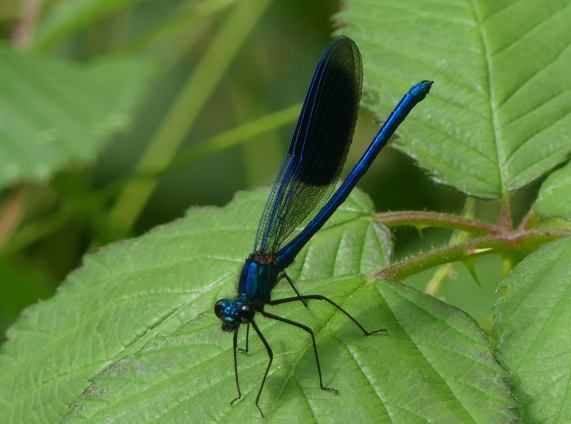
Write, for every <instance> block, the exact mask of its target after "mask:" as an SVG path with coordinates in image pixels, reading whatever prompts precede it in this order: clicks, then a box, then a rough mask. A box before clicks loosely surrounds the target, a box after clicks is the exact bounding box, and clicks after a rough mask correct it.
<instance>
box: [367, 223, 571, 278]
mask: <svg viewBox="0 0 571 424" xmlns="http://www.w3.org/2000/svg"><path fill="white" fill-rule="evenodd" d="M569 235H571V230H546V231H539V230H530V231H518V232H516V233H512V234H507V235H504V234H502V235H491V236H484V237H478V238H474V239H471V240H468V241H466V242H464V243H458V244H455V245H450V246H444V247H439V248H436V249H433V250H429V251H427V252H424V253H421V254H419V255H415V256H411V257H410V258H407V259H404V260H402V261H400V262H397V263H395V264H393V265H391V266H388V267H387V268H385V269H383V270H381V271H379V272H378V273H376V274H375V275H374V277H376V278H379V279H386V280H402V279H404V278H406V277H408V276H410V275H413V274H416V273H418V272H421V271H424V270H426V269H429V268H432V267H435V266H438V265H443V264H446V263H450V262H455V261H461V260H463V259H466V258H468V257H474V256H476V255H488V254H493V253H498V252H519V253H525V252H530V251H533V250H535V249H537V248H538V247H539V246H540V245H542V244H543V243H546V242H549V241H552V240H555V239H557V238H560V237H564V236H569Z"/></svg>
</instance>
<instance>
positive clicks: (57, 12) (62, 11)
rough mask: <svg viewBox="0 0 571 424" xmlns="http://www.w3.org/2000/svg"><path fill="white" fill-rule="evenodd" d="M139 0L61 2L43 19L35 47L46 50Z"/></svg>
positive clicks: (73, 0) (68, 0)
mask: <svg viewBox="0 0 571 424" xmlns="http://www.w3.org/2000/svg"><path fill="white" fill-rule="evenodd" d="M138 1H139V0H67V1H60V2H58V3H57V4H56V5H55V6H54V7H52V8H51V9H49V10H48V13H47V14H46V15H45V16H43V17H42V19H41V20H40V23H39V25H38V29H37V31H36V34H35V39H34V47H35V48H36V49H38V50H45V49H46V48H49V47H51V46H53V45H55V44H56V43H57V42H59V41H60V40H61V39H63V38H64V37H66V36H67V35H69V34H71V33H73V32H74V31H77V30H79V29H81V28H85V27H87V26H88V25H90V24H92V23H93V22H96V21H98V20H100V19H102V18H104V17H105V16H108V15H111V14H112V13H115V12H118V11H119V10H122V9H125V8H127V7H129V6H131V5H132V4H134V3H136V2H138Z"/></svg>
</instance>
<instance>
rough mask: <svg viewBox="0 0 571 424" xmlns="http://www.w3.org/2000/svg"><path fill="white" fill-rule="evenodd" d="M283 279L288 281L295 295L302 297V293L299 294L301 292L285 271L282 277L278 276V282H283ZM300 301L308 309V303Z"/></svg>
mask: <svg viewBox="0 0 571 424" xmlns="http://www.w3.org/2000/svg"><path fill="white" fill-rule="evenodd" d="M282 279H286V280H287V282H288V283H289V285H290V287H291V288H292V289H293V291H294V292H295V294H296V295H297V297H302V296H301V293H300V292H299V290H298V289H297V287H296V286H295V284H294V282H293V281H292V280H291V278H289V275H287V273H286V272H285V271H282V273H281V274H280V275H278V281H280V280H282ZM300 301H301V302H302V303H303V304H304V306H305V307H306V308H307V301H305V300H302V299H300Z"/></svg>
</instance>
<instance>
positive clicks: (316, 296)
mask: <svg viewBox="0 0 571 424" xmlns="http://www.w3.org/2000/svg"><path fill="white" fill-rule="evenodd" d="M300 300H324V301H326V302H328V303H329V304H331V305H333V306H335V307H336V308H337V309H338V310H339V311H341V312H342V313H343V314H344V315H345V316H346V317H347V318H349V319H350V320H351V321H353V323H354V324H355V325H356V326H357V327H359V329H360V330H361V331H362V332H363V334H364V335H365V336H370V335H372V334H379V333H386V332H387V330H386V329H384V328H379V329H377V330H373V331H367V330H366V329H365V327H363V326H362V325H361V323H360V322H359V321H357V320H356V319H355V318H354V317H353V316H352V315H351V314H350V313H349V312H347V311H346V310H345V309H343V308H342V307H341V306H339V305H338V304H337V303H335V302H333V301H332V300H331V299H328V298H327V297H325V296H322V295H320V294H308V295H302V296H296V297H285V298H283V299H276V300H272V301H270V302H269V303H268V304H269V305H272V306H273V305H280V304H282V303H289V302H296V301H300Z"/></svg>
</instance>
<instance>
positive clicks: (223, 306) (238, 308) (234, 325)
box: [214, 299, 255, 331]
mask: <svg viewBox="0 0 571 424" xmlns="http://www.w3.org/2000/svg"><path fill="white" fill-rule="evenodd" d="M214 313H215V314H216V316H217V317H218V318H220V320H221V321H222V330H224V331H236V330H237V329H238V327H239V326H240V324H246V323H248V322H250V321H252V319H253V318H254V313H255V312H254V309H253V308H252V306H251V305H249V304H248V303H245V302H243V301H241V300H231V299H220V300H219V301H218V302H216V304H215V305H214Z"/></svg>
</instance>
